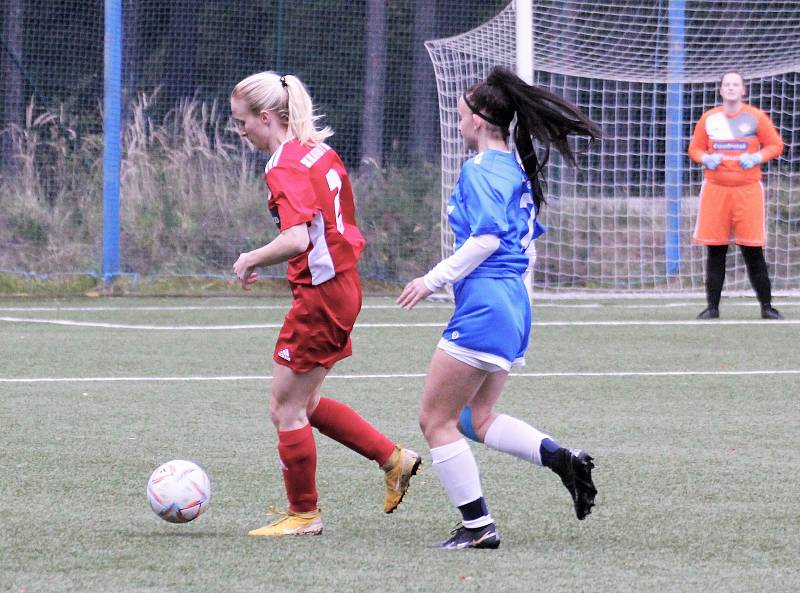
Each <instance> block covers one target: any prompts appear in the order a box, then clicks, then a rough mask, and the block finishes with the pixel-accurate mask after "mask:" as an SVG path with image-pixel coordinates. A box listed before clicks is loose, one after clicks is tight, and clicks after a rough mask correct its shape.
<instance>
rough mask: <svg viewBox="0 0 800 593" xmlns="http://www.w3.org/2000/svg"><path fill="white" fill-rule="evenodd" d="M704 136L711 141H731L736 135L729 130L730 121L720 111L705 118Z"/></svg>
mask: <svg viewBox="0 0 800 593" xmlns="http://www.w3.org/2000/svg"><path fill="white" fill-rule="evenodd" d="M706 134H708V137H709V138H711V139H712V140H733V139H734V138H736V135H735V134H734V133H733V129H731V121H730V119H729V118H728V116H726V115H725V114H724V113H723V112H722V111H720V112H718V113H714V114H713V115H709V116H708V117H707V118H706Z"/></svg>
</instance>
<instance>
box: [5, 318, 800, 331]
mask: <svg viewBox="0 0 800 593" xmlns="http://www.w3.org/2000/svg"><path fill="white" fill-rule="evenodd" d="M0 321H2V322H6V323H31V324H44V325H61V326H71V327H92V328H101V329H131V330H146V331H173V332H174V331H233V330H257V329H278V328H280V327H281V326H282V324H281V323H252V324H238V325H237V324H232V325H141V324H126V323H101V322H96V321H73V320H70V319H36V318H30V317H0ZM798 324H800V319H784V320H781V321H775V320H769V319H714V320H710V321H697V320H695V319H680V320H671V321H657V320H643V319H642V320H638V319H634V320H622V321H534V322H533V323H532V324H531V325H532V326H533V327H623V326H635V325H649V326H668V325H688V326H692V325H693V326H697V327H700V326H705V325H774V326H781V325H798ZM445 325H446V324H445V323H444V322H431V323H357V324H356V329H388V328H414V327H444V326H445Z"/></svg>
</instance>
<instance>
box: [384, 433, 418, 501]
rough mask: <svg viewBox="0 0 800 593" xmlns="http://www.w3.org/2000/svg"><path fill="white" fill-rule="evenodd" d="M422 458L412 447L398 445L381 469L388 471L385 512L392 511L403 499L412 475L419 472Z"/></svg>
mask: <svg viewBox="0 0 800 593" xmlns="http://www.w3.org/2000/svg"><path fill="white" fill-rule="evenodd" d="M421 463H422V458H421V457H420V456H419V455H418V454H417V453H415V452H414V451H412V450H411V449H403V448H402V447H397V448H396V449H395V450H394V453H392V455H391V457H389V461H387V462H386V463H385V464H384V465H383V466H382V467H381V469H382V470H383V471H384V472H386V499H385V500H384V501H383V512H384V513H392V512H394V510H395V509H396V508H397V506H398V505H399V504H400V503H401V502H402V501H403V497H404V496H405V495H406V491H407V490H408V484H409V482H410V481H411V476H413V475H415V474H416V473H417V470H418V469H419V466H420V464H421Z"/></svg>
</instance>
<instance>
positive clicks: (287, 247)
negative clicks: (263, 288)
mask: <svg viewBox="0 0 800 593" xmlns="http://www.w3.org/2000/svg"><path fill="white" fill-rule="evenodd" d="M309 241H310V238H309V236H308V225H307V224H305V223H301V224H296V225H294V226H291V227H289V228H287V229H284V230H283V231H281V233H280V234H279V235H278V236H277V237H275V238H274V239H273V240H272V241H270V242H269V243H267V244H266V245H264V246H263V247H259V248H258V249H254V250H253V251H248V252H247V253H242V254H240V255H239V259H237V260H236V263H234V264H233V271H234V273H235V274H236V277H237V278H239V280H241V282H242V288H244V289H245V290H248V289H249V288H250V286H251V285H252V284H253V283H254V282H255V281H256V280H258V274H256V272H255V268H257V267H259V266H261V267H266V266H272V265H274V264H278V263H281V262H285V261H288V260H290V259H292V258H293V257H294V256H295V255H300V254H301V253H303V252H304V251H305V250H306V249H308V243H309Z"/></svg>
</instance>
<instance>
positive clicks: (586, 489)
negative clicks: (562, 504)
mask: <svg viewBox="0 0 800 593" xmlns="http://www.w3.org/2000/svg"><path fill="white" fill-rule="evenodd" d="M555 455H557V456H558V457H557V459H556V461H555V462H554V463H553V467H551V468H550V469H552V470H553V471H554V472H555V473H557V474H558V476H559V477H560V478H561V482H563V484H564V486H565V487H566V489H567V490H569V494H570V496H572V502H573V503H575V515H576V516H577V517H578V520H579V521H583V520H584V519H585V518H586V516H587V515H589V514H590V513H591V512H592V507H593V506H594V497H595V496H597V488H595V487H594V482H592V469H593V468H594V463H592V456H591V455H589V454H588V453H587V452H586V451H581V450H580V449H564V448H563V447H562V448H561V449H559V450H558V451H556V453H555Z"/></svg>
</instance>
